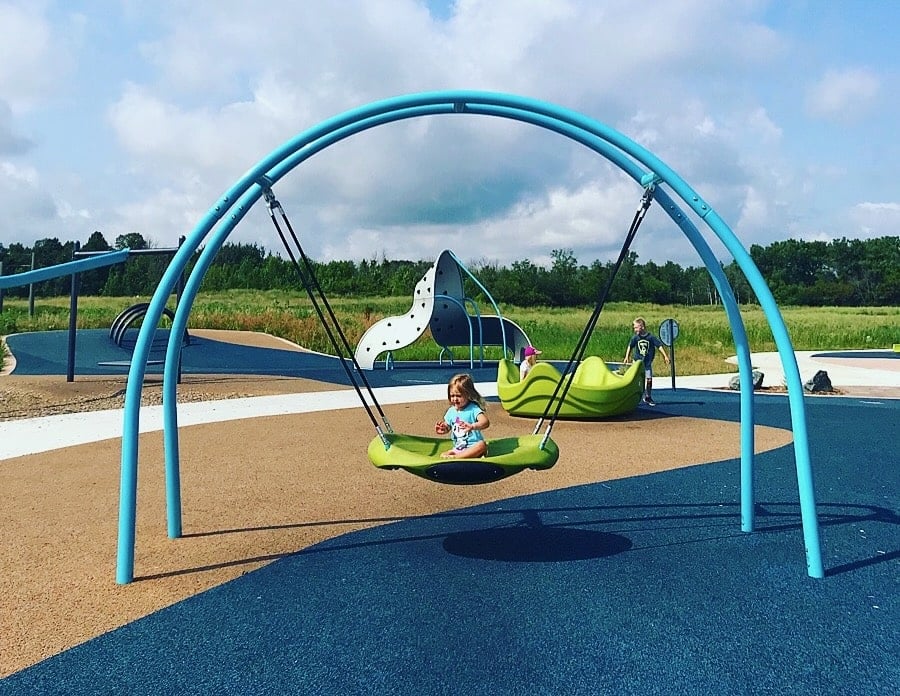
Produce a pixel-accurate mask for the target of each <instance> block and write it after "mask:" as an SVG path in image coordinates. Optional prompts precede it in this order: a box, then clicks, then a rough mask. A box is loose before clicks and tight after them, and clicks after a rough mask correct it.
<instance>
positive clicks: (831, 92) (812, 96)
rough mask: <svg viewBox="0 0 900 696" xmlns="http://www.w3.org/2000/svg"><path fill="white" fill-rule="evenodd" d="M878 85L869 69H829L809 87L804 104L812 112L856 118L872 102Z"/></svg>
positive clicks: (820, 115)
mask: <svg viewBox="0 0 900 696" xmlns="http://www.w3.org/2000/svg"><path fill="white" fill-rule="evenodd" d="M880 87H881V82H880V80H879V79H878V76H877V75H875V74H874V73H872V72H871V71H870V70H866V69H864V68H846V69H844V70H829V71H828V72H826V73H825V75H823V76H822V78H821V79H820V80H819V81H818V82H816V83H815V84H814V85H812V87H810V89H809V92H808V94H807V98H806V104H807V108H808V109H809V111H810V113H812V114H813V115H814V116H818V117H822V118H834V119H838V120H843V119H853V118H857V117H859V116H861V115H863V114H865V113H866V112H868V111H869V109H870V108H871V107H872V106H873V104H874V103H875V99H876V98H877V96H878V93H879V89H880Z"/></svg>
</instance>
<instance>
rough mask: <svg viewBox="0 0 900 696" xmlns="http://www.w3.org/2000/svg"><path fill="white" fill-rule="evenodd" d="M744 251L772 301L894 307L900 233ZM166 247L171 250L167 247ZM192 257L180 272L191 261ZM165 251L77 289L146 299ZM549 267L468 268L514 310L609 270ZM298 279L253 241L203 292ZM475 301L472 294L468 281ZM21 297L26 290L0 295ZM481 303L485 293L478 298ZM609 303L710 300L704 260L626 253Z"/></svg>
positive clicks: (330, 276) (12, 267) (409, 271)
mask: <svg viewBox="0 0 900 696" xmlns="http://www.w3.org/2000/svg"><path fill="white" fill-rule="evenodd" d="M125 247H127V248H129V249H133V250H138V249H148V248H150V245H149V243H148V242H147V240H145V239H144V238H143V236H141V235H140V234H137V233H132V234H127V235H121V236H119V237H117V238H116V240H115V242H114V244H113V245H112V246H111V245H110V244H109V243H108V242H107V240H106V239H105V238H104V236H103V234H102V233H101V232H94V233H93V234H92V235H91V236H90V238H89V239H88V240H87V242H86V243H85V244H84V245H83V246H81V247H80V248H81V250H83V251H111V250H113V249H122V248H125ZM75 249H76V243H75V242H72V241H69V242H64V243H63V242H60V241H59V240H58V239H56V238H52V239H42V240H39V241H37V242H35V244H34V246H33V247H31V248H29V247H25V246H23V245H22V244H18V243H13V244H10V245H9V246H4V245H3V244H0V264H2V273H3V275H11V274H14V273H20V272H22V271H26V270H29V268H31V266H32V260H33V263H34V268H44V267H47V266H53V265H57V264H60V263H64V262H67V261H71V260H72V259H73V253H74V252H75ZM749 252H750V256H751V257H752V258H753V261H754V262H755V263H756V265H757V267H758V268H759V270H760V272H761V274H762V276H763V278H765V280H766V282H767V284H768V286H769V288H770V289H771V291H772V294H773V295H774V297H775V300H776V302H778V304H780V305H806V306H856V307H858V306H896V305H900V237H880V238H876V239H867V240H859V239H849V240H848V239H839V240H834V241H830V242H806V241H798V240H787V241H782V242H774V243H772V244H769V245H768V246H759V245H753V246H751V247H750V249H749ZM173 253H174V252H173ZM198 255H199V252H198V253H197V254H195V255H194V258H193V259H192V261H191V263H190V264H189V266H188V272H189V270H190V268H191V267H192V266H193V264H194V263H195V262H196V260H197V256H198ZM170 258H171V257H170V256H169V255H166V254H154V255H146V256H135V257H132V258H130V259H129V260H128V261H127V262H125V263H123V264H120V265H117V266H109V267H106V268H100V269H96V270H93V271H87V272H85V273H83V274H82V275H81V282H80V293H81V294H82V295H105V296H111V297H121V296H128V295H131V296H148V295H151V294H153V292H154V290H155V289H156V286H157V284H158V282H159V280H160V278H161V277H162V274H163V272H164V271H165V269H166V266H167V265H168V263H169V261H170ZM551 261H552V262H551V264H550V267H549V268H546V267H543V266H537V265H535V264H533V263H532V262H531V261H528V260H522V261H515V262H513V263H512V264H511V266H509V267H506V266H500V265H497V264H495V263H490V262H479V263H475V264H473V265H472V266H470V267H469V270H470V271H471V273H472V274H473V275H474V276H475V277H476V278H478V280H479V281H480V282H481V284H482V285H483V286H484V287H486V288H487V289H488V291H489V292H490V293H491V295H492V296H493V298H494V299H495V300H496V301H498V302H501V303H503V304H511V305H516V306H520V307H532V306H551V307H575V306H590V305H593V304H594V303H595V302H596V301H597V296H598V294H599V292H600V291H601V289H602V288H603V287H605V285H606V284H607V282H608V279H609V275H610V273H611V272H612V270H613V267H614V264H613V263H612V262H600V261H594V262H592V263H591V264H590V265H584V264H580V263H579V262H578V260H577V258H576V257H575V255H574V253H573V252H572V250H571V249H555V250H553V252H552V253H551ZM431 265H432V261H400V260H388V259H386V258H382V259H371V260H363V261H360V262H354V261H329V262H327V263H317V262H313V269H314V273H315V275H316V279H317V280H318V282H319V285H320V286H321V287H322V290H323V291H324V292H325V294H326V295H328V296H355V297H365V296H406V295H409V294H410V293H411V292H412V291H413V288H414V287H415V284H416V282H417V281H418V280H419V279H420V278H421V277H422V276H423V275H424V274H425V272H426V271H427V270H428V268H430V267H431ZM722 269H723V271H724V274H725V276H726V278H727V279H728V281H729V284H730V285H731V287H732V289H733V291H734V293H735V295H736V297H737V300H738V302H739V303H742V304H747V303H749V304H753V303H756V302H757V299H756V297H755V295H754V293H753V291H752V289H751V288H750V286H749V284H748V283H747V281H746V279H745V278H744V275H743V273H742V272H741V270H740V268H739V267H738V265H737V263H736V262H734V261H732V262H731V263H729V264H728V265H724V264H723V266H722ZM302 287H303V285H302V281H301V279H300V276H299V274H298V273H297V271H296V269H295V267H294V266H293V264H292V263H291V261H290V260H287V259H283V258H281V257H280V256H277V255H275V254H273V253H271V252H269V251H267V250H266V249H265V248H263V247H261V246H259V245H256V244H243V243H235V244H232V243H226V244H225V245H223V247H222V249H221V250H220V251H219V253H218V255H217V256H216V259H215V261H214V262H213V264H212V265H211V266H210V268H209V270H208V272H207V274H206V277H205V278H204V281H203V286H202V289H203V290H204V291H217V290H229V289H262V290H297V289H302ZM69 289H70V279H69V277H64V278H58V279H54V280H48V281H45V282H42V283H39V284H37V285H36V286H35V287H34V292H35V296H37V297H41V296H43V297H52V296H59V295H67V294H69ZM467 290H470V291H471V294H472V296H473V297H475V298H476V299H478V294H479V293H478V290H477V288H475V287H471V288H470V287H469V286H468V285H467ZM5 292H6V294H7V295H8V296H13V297H26V296H27V295H28V288H27V287H20V288H13V289H10V290H7V291H5ZM482 299H484V298H482ZM608 299H609V300H610V301H631V302H651V303H655V304H662V305H668V304H684V305H697V304H717V303H718V302H719V298H718V294H717V292H716V289H715V287H714V285H713V283H712V280H711V278H710V276H709V273H708V272H707V270H706V268H704V267H703V266H697V267H694V266H689V267H687V268H683V267H682V266H680V265H679V264H677V263H673V262H671V261H667V262H666V263H664V264H662V265H659V264H657V263H654V262H653V261H648V262H646V263H640V262H639V259H638V255H637V254H636V253H634V252H631V253H630V254H629V255H628V257H627V258H626V259H625V261H624V263H623V264H622V267H621V268H620V270H619V273H618V275H617V276H616V279H615V281H614V283H613V285H612V287H611V291H610V296H609V298H608Z"/></svg>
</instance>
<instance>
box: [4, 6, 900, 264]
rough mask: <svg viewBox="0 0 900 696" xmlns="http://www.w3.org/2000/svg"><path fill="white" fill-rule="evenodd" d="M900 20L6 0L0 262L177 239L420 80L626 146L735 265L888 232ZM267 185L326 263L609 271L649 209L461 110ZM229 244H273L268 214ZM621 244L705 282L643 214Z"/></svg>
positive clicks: (588, 160) (898, 168) (612, 10)
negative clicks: (559, 264) (65, 247)
mask: <svg viewBox="0 0 900 696" xmlns="http://www.w3.org/2000/svg"><path fill="white" fill-rule="evenodd" d="M897 27H900V2H895V1H894V0H833V1H831V0H829V1H827V2H826V1H825V0H810V1H808V2H807V1H804V0H774V1H772V2H767V1H763V0H721V1H717V0H650V1H648V2H644V3H635V2H632V1H626V0H583V1H582V0H456V1H455V2H454V1H449V0H341V1H340V2H337V1H334V2H332V1H326V0H287V1H282V0H269V1H268V2H266V3H262V4H259V3H247V2H237V1H236V0H190V2H187V1H182V0H155V1H154V2H140V1H139V0H105V1H104V0H65V1H62V0H60V1H59V2H55V1H52V0H12V1H10V0H0V210H2V215H0V244H5V245H9V244H11V243H14V242H19V243H22V244H25V245H26V246H31V245H32V244H33V243H34V242H35V241H36V240H39V239H46V238H53V237H55V238H57V239H59V240H60V241H62V242H66V241H70V240H72V241H75V240H77V241H80V242H82V243H84V242H86V241H87V239H88V238H89V237H90V235H91V234H92V233H93V232H94V231H95V230H99V231H100V232H102V233H103V235H104V236H105V238H106V239H107V241H108V242H109V243H110V244H112V243H113V242H114V241H115V239H116V237H118V236H119V235H123V234H128V233H133V232H137V233H139V234H141V235H142V236H143V237H144V238H145V239H147V240H148V241H150V243H151V245H152V246H155V247H171V246H174V245H175V244H176V243H177V240H178V238H179V237H180V236H182V235H189V234H190V233H191V231H192V230H193V229H194V228H195V226H196V225H197V224H198V223H199V222H200V221H201V219H202V218H203V217H204V216H205V215H206V214H207V212H208V211H209V210H210V209H211V208H212V207H213V206H214V205H215V204H216V202H217V201H218V199H219V198H220V197H221V196H222V194H223V193H224V192H225V191H227V190H228V189H229V188H230V187H231V186H232V185H233V184H235V183H236V182H237V181H238V180H239V179H240V178H241V176H242V175H243V174H244V173H245V172H247V171H248V170H249V169H250V168H252V167H253V166H254V165H256V164H257V163H258V162H260V161H261V160H262V159H263V158H265V157H266V156H267V155H269V154H270V153H272V152H273V151H275V150H276V149H277V148H279V147H280V146H282V145H283V144H284V143H286V142H288V141H289V140H291V139H292V138H294V137H296V136H297V135H299V134H301V133H303V132H304V131H306V130H307V129H310V128H313V127H314V126H316V125H317V124H319V123H320V122H322V121H324V120H326V119H329V118H331V117H333V116H336V115H338V114H340V113H343V112H345V111H348V110H351V109H355V108H357V107H361V106H364V105H366V104H369V103H371V102H375V101H380V100H382V99H387V98H390V97H396V96H401V95H405V94H412V93H417V92H430V91H436V90H478V91H490V92H503V93H508V94H513V95H518V96H522V97H528V98H531V99H538V100H542V101H546V102H549V103H551V104H554V105H558V106H561V107H564V108H567V109H571V110H573V111H576V112H578V113H580V114H583V115H585V116H587V117H589V118H591V119H594V120H596V121H598V122H600V123H601V124H604V125H605V126H608V127H611V128H613V129H615V130H617V131H619V132H620V133H622V134H623V135H625V136H626V137H628V138H630V139H631V140H633V141H635V142H636V143H638V144H639V145H641V146H642V147H644V148H646V149H647V150H648V151H650V152H651V153H653V154H654V155H655V156H656V157H658V158H659V159H660V160H662V161H663V162H664V163H665V164H666V165H667V166H668V167H670V168H671V169H672V170H673V171H675V172H676V173H677V174H678V176H679V177H681V178H682V179H683V180H684V181H685V182H687V184H688V185H689V186H690V187H691V188H692V189H693V190H694V191H696V192H697V193H698V194H699V195H700V196H701V197H702V198H703V199H704V200H705V201H706V202H707V203H709V204H710V205H711V206H712V208H713V209H714V210H715V211H716V212H717V213H718V214H719V216H720V217H721V218H722V219H723V220H724V221H725V223H726V224H727V225H728V226H729V227H730V228H731V230H733V232H734V233H735V235H736V236H737V237H738V239H739V240H740V241H741V243H742V245H743V246H744V248H746V249H749V248H750V247H751V246H752V245H754V244H759V245H768V244H771V243H772V242H775V241H779V240H785V239H801V240H824V241H827V240H831V239H840V238H851V239H868V238H874V237H882V236H886V235H892V236H894V235H898V234H900V184H898V182H900V138H898V131H900V126H898V124H900V49H898V48H897V43H896V30H897ZM274 190H275V194H276V196H277V197H278V200H279V201H280V202H281V204H282V205H283V207H284V209H285V211H286V213H287V214H288V216H289V218H290V220H291V223H292V226H293V228H294V229H295V231H296V232H297V233H298V234H299V235H300V238H301V241H302V243H303V246H304V249H305V251H306V253H307V255H308V256H310V257H311V258H313V259H315V260H318V261H323V262H327V261H331V260H354V261H361V260H363V259H381V258H388V259H392V260H397V259H408V260H427V261H432V260H434V259H436V258H437V256H438V255H439V253H440V252H441V250H443V249H451V250H453V251H454V252H455V253H456V255H457V256H458V257H459V258H461V259H462V260H463V261H465V262H466V263H469V264H476V265H477V264H479V263H496V264H500V265H507V266H508V265H510V264H512V263H513V262H516V261H521V260H526V259H527V260H531V261H533V262H534V263H536V264H539V265H548V264H549V263H550V261H551V258H552V252H553V251H554V250H567V251H570V252H571V253H572V254H574V256H575V257H576V258H577V260H578V262H579V263H581V264H584V265H589V264H590V263H592V262H593V261H594V260H600V261H601V262H606V261H609V260H613V259H615V258H616V257H617V256H618V254H619V251H620V249H621V246H622V243H623V242H624V239H625V235H626V233H627V231H628V227H629V225H630V223H631V220H632V217H633V216H634V213H635V210H636V209H637V206H638V203H639V201H640V197H641V193H642V191H641V188H640V186H639V185H638V184H636V183H635V182H634V181H633V180H632V179H631V178H630V177H628V176H626V175H625V174H624V173H623V172H621V171H620V170H619V169H618V168H616V167H614V166H612V165H611V164H610V163H609V162H607V160H605V159H604V158H602V157H600V156H599V155H597V154H596V153H594V152H592V151H590V150H588V149H586V148H585V147H584V146H582V145H580V144H578V143H575V142H573V141H571V140H569V139H567V138H565V137H563V136H561V135H559V134H556V133H552V132H550V131H547V130H545V129H541V128H538V127H535V126H530V125H526V124H521V123H516V122H513V121H508V120H505V119H499V118H490V117H485V116H476V115H457V114H450V115H442V116H432V117H423V118H418V119H412V120H409V121H405V122H399V123H392V124H388V125H384V126H380V127H377V128H374V129H371V130H369V131H366V132H364V133H360V134H358V135H355V136H353V137H351V138H348V139H347V140H344V141H342V142H340V143H337V144H335V145H333V146H331V147H329V148H327V149H325V150H324V151H322V152H320V153H319V154H317V155H315V156H313V157H312V158H310V159H309V160H308V161H306V162H304V163H303V164H302V165H300V166H299V167H297V168H296V169H294V170H293V171H291V172H290V173H289V174H288V175H287V176H285V177H284V178H283V179H282V180H281V181H279V182H278V183H277V184H276V185H275V187H274ZM670 193H671V191H670ZM695 220H696V218H695ZM697 224H698V226H699V227H700V229H701V231H702V232H703V233H704V236H705V237H706V238H707V240H708V242H709V244H710V246H711V247H712V248H713V251H714V253H715V254H716V256H717V257H718V258H720V259H721V260H722V261H723V262H725V263H727V262H729V261H730V260H731V256H730V254H729V253H728V252H727V251H726V250H725V249H724V247H723V246H722V245H721V244H720V243H719V241H718V240H717V239H716V238H715V236H714V235H713V234H712V232H710V231H708V230H707V228H706V227H705V226H704V225H703V223H702V221H699V220H697ZM229 241H231V242H241V243H248V244H257V245H260V246H262V247H264V248H266V249H267V250H270V251H272V252H275V253H277V252H278V251H279V249H280V242H279V239H278V236H277V233H276V231H275V230H274V228H273V227H272V225H271V222H270V220H269V216H268V212H267V210H266V208H265V206H264V204H263V203H262V202H260V203H258V204H257V205H256V206H254V208H253V209H251V210H250V211H249V212H248V214H247V215H246V217H245V219H244V220H243V221H242V222H241V223H240V224H239V225H238V226H237V228H236V229H235V230H234V231H233V232H232V234H231V236H230V237H229ZM632 250H633V251H635V252H637V254H638V258H639V260H640V261H641V262H647V261H654V262H656V263H659V264H662V263H665V262H667V261H673V262H675V263H678V264H680V265H682V266H700V265H702V262H701V261H700V258H699V256H698V255H697V252H696V251H695V250H694V249H693V247H692V246H691V245H690V244H689V243H688V242H687V241H686V240H685V238H684V235H683V233H682V232H681V231H680V230H679V229H678V228H677V227H676V226H675V224H674V223H673V222H672V221H671V219H670V218H669V217H668V216H667V215H666V213H665V212H664V211H663V210H662V209H661V208H660V207H659V206H654V207H652V208H651V209H650V211H649V213H648V214H647V217H646V220H645V222H644V224H643V226H642V228H641V230H640V232H639V233H638V235H637V237H636V238H635V240H634V243H633V245H632Z"/></svg>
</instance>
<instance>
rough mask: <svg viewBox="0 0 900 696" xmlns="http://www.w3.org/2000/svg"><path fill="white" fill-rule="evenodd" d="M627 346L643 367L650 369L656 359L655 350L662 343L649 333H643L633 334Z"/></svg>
mask: <svg viewBox="0 0 900 696" xmlns="http://www.w3.org/2000/svg"><path fill="white" fill-rule="evenodd" d="M628 345H629V346H631V349H632V350H633V351H634V355H635V356H637V357H638V358H640V359H641V361H642V362H643V363H644V367H650V365H651V364H652V363H653V359H654V358H655V357H656V349H657V348H659V347H660V346H661V345H663V342H662V341H660V340H659V339H658V338H657V337H656V336H654V335H653V334H652V333H650V332H649V331H645V332H644V333H639V334H634V335H633V336H632V337H631V340H630V341H629V342H628Z"/></svg>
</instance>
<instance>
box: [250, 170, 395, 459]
mask: <svg viewBox="0 0 900 696" xmlns="http://www.w3.org/2000/svg"><path fill="white" fill-rule="evenodd" d="M263 197H264V199H265V201H266V207H267V208H268V209H269V217H270V219H271V220H272V224H274V225H275V230H276V231H277V232H278V236H279V237H280V238H281V243H282V244H283V245H284V249H285V251H286V252H287V254H288V256H289V257H290V260H291V264H292V265H293V266H294V269H295V270H296V271H297V275H298V277H299V278H300V282H301V283H302V284H303V288H304V289H305V290H306V294H307V295H308V296H309V299H310V302H311V303H312V305H313V308H314V309H315V311H316V314H317V316H318V317H319V322H320V323H321V324H322V326H323V327H324V329H325V333H326V334H327V335H328V338H329V340H330V341H331V345H332V347H333V348H334V351H335V354H336V355H337V356H338V358H339V359H340V361H341V366H342V367H343V368H344V371H345V372H346V373H347V378H348V379H349V380H350V383H351V384H352V385H353V388H354V389H355V390H356V395H357V396H358V397H359V400H360V401H361V402H362V405H363V408H365V410H366V414H367V415H368V416H369V420H371V421H372V425H373V426H374V427H375V430H376V432H377V433H378V435H379V437H380V438H381V439H382V440H385V441H386V438H385V431H386V432H388V433H392V432H394V430H393V428H392V427H391V424H390V422H388V419H387V415H386V414H385V413H384V410H383V409H382V408H381V404H379V403H378V399H377V398H376V397H375V393H374V392H373V391H372V386H371V385H370V384H369V380H368V379H366V376H365V374H364V373H363V370H362V368H361V367H360V366H359V363H358V362H357V360H356V356H355V355H354V352H353V348H352V347H351V346H350V343H349V341H348V340H347V336H346V334H345V333H344V332H343V330H342V329H341V325H340V322H339V321H338V318H337V316H336V315H335V313H334V310H333V309H332V307H331V304H330V303H329V302H328V298H327V297H326V296H325V293H324V291H323V290H322V286H321V285H320V284H319V281H318V279H317V278H316V274H315V270H314V269H313V265H312V262H311V261H310V259H309V257H308V256H307V255H306V252H305V251H304V250H303V245H302V244H300V240H299V238H298V237H297V234H296V233H295V232H294V228H293V226H292V225H291V221H290V220H289V219H288V216H287V213H285V211H284V208H283V207H282V205H281V203H280V202H279V201H278V199H277V198H275V193H274V192H273V191H272V189H271V188H270V187H266V188H264V189H263ZM276 209H277V210H278V212H279V214H280V216H281V219H282V221H283V222H284V226H285V228H286V229H287V230H288V233H289V234H290V238H291V241H292V242H293V244H294V246H295V247H296V250H297V253H296V254H295V253H294V251H293V249H292V248H291V244H290V242H289V241H288V238H287V236H286V235H285V233H284V231H283V230H282V228H281V225H280V224H279V222H278V218H277V217H276V215H275V211H276ZM298 256H299V257H300V260H302V262H303V267H301V266H300V262H299V261H298V260H297V257H298ZM323 307H324V309H325V312H327V314H328V317H327V319H326V316H325V313H324V312H323V310H322V308H323ZM329 320H330V323H329ZM338 339H340V342H338ZM348 356H349V357H348ZM348 362H349V363H352V365H353V369H352V370H351V369H350V365H349V364H348ZM357 380H359V381H357ZM359 382H362V384H363V385H364V386H365V388H366V391H367V393H368V395H369V399H371V402H372V406H374V407H375V409H376V410H377V411H378V415H379V416H380V417H381V422H382V423H383V424H384V429H382V427H381V425H379V423H378V420H377V419H376V418H375V414H374V413H373V412H372V408H371V406H370V405H369V402H367V401H366V398H365V396H364V395H363V393H362V388H361V387H360V384H359Z"/></svg>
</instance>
